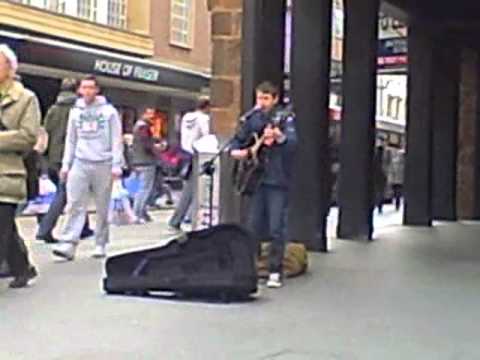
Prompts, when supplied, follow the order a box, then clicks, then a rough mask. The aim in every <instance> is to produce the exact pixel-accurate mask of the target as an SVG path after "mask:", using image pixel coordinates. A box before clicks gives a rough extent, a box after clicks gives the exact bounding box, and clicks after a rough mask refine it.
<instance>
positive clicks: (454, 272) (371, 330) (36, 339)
mask: <svg viewBox="0 0 480 360" xmlns="http://www.w3.org/2000/svg"><path fill="white" fill-rule="evenodd" d="M392 216H398V215H392ZM165 220H166V214H163V213H162V214H158V215H157V222H156V223H155V224H151V225H146V226H131V227H121V228H113V244H112V250H113V251H122V250H125V249H130V248H133V247H137V246H149V245H154V244H158V243H159V242H160V241H161V239H165V238H166V236H165V233H164V232H163V230H162V229H164V228H165ZM21 227H22V229H23V230H24V231H23V232H24V234H25V235H26V236H27V238H31V236H32V234H33V228H34V227H33V224H32V219H26V220H22V221H21ZM479 231H480V225H478V224H449V225H440V226H438V227H436V228H434V229H413V228H400V227H395V226H391V225H388V226H384V227H381V229H379V230H378V232H377V240H376V241H375V242H373V243H370V244H365V243H355V242H349V241H340V240H332V241H331V245H332V251H331V253H330V254H314V255H312V256H311V268H310V272H309V274H307V275H306V276H303V277H301V278H298V279H295V280H289V281H287V283H286V286H285V287H284V288H282V289H280V290H268V289H262V291H261V294H260V297H259V299H258V300H256V301H254V302H250V303H245V304H229V305H224V304H205V303H201V302H193V301H171V300H166V299H159V298H130V297H117V296H106V295H104V294H103V293H102V291H101V289H100V280H101V277H102V263H101V262H99V261H97V260H94V259H91V258H90V257H89V253H90V251H91V250H93V244H92V243H91V241H90V242H88V241H87V243H84V244H82V247H81V248H80V253H79V256H78V259H77V260H76V261H75V262H73V263H56V262H54V261H53V260H52V258H51V256H50V251H49V249H48V247H47V246H46V245H43V244H41V243H37V242H32V241H31V242H29V246H30V248H31V250H32V254H33V257H34V259H35V262H36V263H37V264H38V266H39V268H40V271H41V276H40V278H39V279H38V280H37V281H36V283H35V284H34V285H33V286H31V287H30V288H28V289H24V290H19V291H12V290H8V289H7V287H6V285H7V283H6V282H4V281H1V282H0V339H1V342H0V359H1V360H4V359H14V360H17V359H28V360H30V359H33V360H57V359H59V360H60V359H69V360H70V359H74V360H76V359H82V360H83V359H107V358H108V359H129V360H130V359H162V360H217V359H218V360H237V359H238V360H250V359H251V360H264V359H275V360H304V359H305V360H306V359H308V360H316V359H321V360H323V359H326V360H333V359H335V360H338V359H341V360H354V359H366V360H375V359H381V360H384V359H389V360H390V359H392V360H396V359H399V360H400V359H402V360H404V359H421V360H428V359H432V360H433V359H434V360H443V359H445V360H472V359H480V347H479V346H478V336H477V329H478V324H479V323H480V311H479V309H478V303H479V299H480V242H479V241H478V234H479Z"/></svg>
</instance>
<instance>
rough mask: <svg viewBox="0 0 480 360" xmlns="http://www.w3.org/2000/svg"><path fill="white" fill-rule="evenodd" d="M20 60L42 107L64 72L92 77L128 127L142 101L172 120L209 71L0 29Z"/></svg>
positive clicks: (1, 39) (0, 38)
mask: <svg viewBox="0 0 480 360" xmlns="http://www.w3.org/2000/svg"><path fill="white" fill-rule="evenodd" d="M0 43H7V44H9V45H10V46H11V47H12V48H13V49H14V50H15V52H16V53H17V55H18V57H19V60H20V69H19V73H20V75H21V77H22V81H23V82H24V83H25V84H26V85H27V86H28V87H30V88H31V89H32V90H33V91H35V92H36V93H37V95H38V97H39V99H40V102H41V105H42V110H43V111H45V110H46V109H47V108H48V107H49V106H50V105H51V104H52V103H53V102H54V100H55V97H56V95H57V93H58V88H59V84H60V81H61V79H62V78H64V77H71V76H73V77H77V78H79V77H82V76H83V75H85V74H94V75H96V76H97V77H98V79H99V81H100V83H101V85H102V91H103V93H104V95H105V96H107V98H108V99H109V100H110V101H111V102H112V103H113V104H114V105H115V106H117V107H118V108H119V110H121V112H122V114H123V115H124V117H125V119H124V123H126V124H127V126H126V128H127V130H128V127H129V125H128V124H130V123H131V122H132V121H133V120H134V119H135V118H136V117H138V116H139V114H138V112H139V111H140V109H142V108H144V107H145V106H151V107H154V108H157V109H158V110H159V111H161V112H162V113H164V114H165V116H167V117H168V118H169V119H170V123H171V124H173V123H174V119H175V117H176V116H178V114H179V113H181V112H183V111H186V110H188V109H190V108H191V107H192V106H193V103H194V100H195V99H196V98H197V97H198V96H199V95H201V94H205V93H206V92H208V87H209V81H210V79H209V76H208V75H205V74H202V73H198V72H194V71H189V70H185V69H181V68H176V67H173V66H170V65H167V64H160V63H157V62H154V61H149V60H144V59H142V58H139V57H138V58H137V57H133V56H126V55H123V54H120V53H115V52H111V51H105V50H99V49H95V48H93V47H87V46H82V45H74V44H70V43H67V42H63V41H57V40H53V39H49V38H42V37H37V36H33V35H23V34H19V33H15V32H11V31H4V30H0Z"/></svg>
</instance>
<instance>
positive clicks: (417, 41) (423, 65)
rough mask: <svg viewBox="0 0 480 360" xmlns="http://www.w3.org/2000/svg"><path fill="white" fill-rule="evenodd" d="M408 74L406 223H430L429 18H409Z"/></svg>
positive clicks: (427, 224) (430, 40)
mask: <svg viewBox="0 0 480 360" xmlns="http://www.w3.org/2000/svg"><path fill="white" fill-rule="evenodd" d="M408 43H409V77H408V115H407V156H406V166H405V214H404V223H405V225H414V226H415V225H416V226H431V224H432V134H433V132H432V114H433V109H432V98H433V95H432V94H433V85H432V82H433V48H434V38H433V37H432V35H431V29H430V27H429V24H428V22H426V21H421V19H412V22H411V24H410V27H409V34H408Z"/></svg>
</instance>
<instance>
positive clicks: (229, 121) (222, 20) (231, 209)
mask: <svg viewBox="0 0 480 360" xmlns="http://www.w3.org/2000/svg"><path fill="white" fill-rule="evenodd" d="M242 4H243V1H242V0H209V3H208V6H209V10H210V11H211V15H212V41H213V56H212V59H213V64H212V80H211V98H212V124H213V131H214V132H215V134H216V135H218V136H219V137H220V138H223V139H227V138H229V137H231V136H232V135H233V134H234V132H235V129H236V127H237V123H238V117H239V115H240V111H241V97H242V90H241V89H242V86H241V83H242V80H241V72H242V67H241V64H242ZM229 160H230V159H229V157H228V156H222V168H221V169H220V170H219V171H220V176H221V183H220V222H223V223H225V222H238V221H239V220H240V205H241V202H240V199H239V197H238V196H236V194H235V192H234V191H233V182H232V162H231V161H229Z"/></svg>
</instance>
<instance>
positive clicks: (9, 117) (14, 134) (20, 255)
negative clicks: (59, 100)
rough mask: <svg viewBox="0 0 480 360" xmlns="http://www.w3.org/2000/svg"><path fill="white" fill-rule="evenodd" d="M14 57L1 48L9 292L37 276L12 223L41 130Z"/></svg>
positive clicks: (0, 192) (1, 235)
mask: <svg viewBox="0 0 480 360" xmlns="http://www.w3.org/2000/svg"><path fill="white" fill-rule="evenodd" d="M17 67H18V61H17V57H16V56H15V53H14V52H13V51H12V50H11V49H10V48H9V47H8V46H7V45H0V229H1V231H0V264H1V263H3V261H4V260H6V261H7V263H8V266H9V268H10V271H11V273H12V275H13V277H14V279H13V281H12V282H11V283H10V287H11V288H21V287H25V286H27V284H28V282H29V280H31V279H32V278H34V277H35V276H36V275H37V272H36V270H35V268H34V267H33V266H32V265H30V262H29V259H28V252H27V248H26V247H25V244H24V242H23V239H22V238H21V237H20V235H19V233H18V230H17V226H16V223H15V210H16V207H17V205H18V204H19V203H21V202H22V201H24V200H25V198H26V195H27V185H26V177H27V173H26V170H25V166H24V162H23V155H24V154H26V153H27V152H28V151H30V150H31V149H32V148H33V146H34V144H35V142H36V137H37V134H38V132H39V127H40V108H39V105H38V100H37V98H36V96H35V94H33V93H32V92H31V91H29V90H27V89H25V88H24V87H23V85H22V84H21V83H19V82H17V81H15V77H16V71H17Z"/></svg>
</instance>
